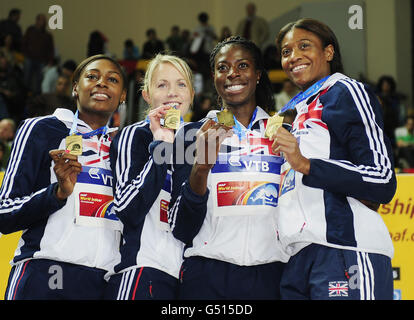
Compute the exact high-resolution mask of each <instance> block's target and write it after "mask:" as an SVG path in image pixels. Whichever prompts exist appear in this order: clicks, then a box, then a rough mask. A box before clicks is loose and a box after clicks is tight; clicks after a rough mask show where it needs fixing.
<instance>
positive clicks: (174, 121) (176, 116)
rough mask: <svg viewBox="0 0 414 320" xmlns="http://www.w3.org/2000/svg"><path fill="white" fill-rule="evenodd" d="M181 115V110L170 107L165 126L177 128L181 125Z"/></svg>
mask: <svg viewBox="0 0 414 320" xmlns="http://www.w3.org/2000/svg"><path fill="white" fill-rule="evenodd" d="M180 116H181V113H180V110H177V109H174V108H171V109H168V110H167V113H166V114H165V118H164V127H166V128H169V129H174V130H177V129H178V128H179V127H180Z"/></svg>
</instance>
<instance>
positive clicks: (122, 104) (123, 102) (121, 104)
mask: <svg viewBox="0 0 414 320" xmlns="http://www.w3.org/2000/svg"><path fill="white" fill-rule="evenodd" d="M118 109H119V110H124V109H126V103H125V100H124V101H122V102H121V103H120V104H119V106H118Z"/></svg>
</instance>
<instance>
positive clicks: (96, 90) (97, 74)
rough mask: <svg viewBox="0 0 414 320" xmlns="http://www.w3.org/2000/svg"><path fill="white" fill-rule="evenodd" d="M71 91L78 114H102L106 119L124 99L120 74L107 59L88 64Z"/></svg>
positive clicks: (124, 92) (124, 91) (124, 93)
mask: <svg viewBox="0 0 414 320" xmlns="http://www.w3.org/2000/svg"><path fill="white" fill-rule="evenodd" d="M73 90H74V91H75V93H76V95H77V101H78V109H79V112H80V113H93V114H102V115H103V116H105V117H108V119H109V117H110V116H111V115H112V113H113V112H114V111H115V110H116V109H117V108H118V106H119V104H120V102H121V101H124V100H125V98H126V90H124V88H123V80H122V76H121V72H120V70H119V69H118V68H117V66H116V65H115V64H113V63H112V62H111V61H109V60H107V59H99V60H95V61H92V62H91V63H89V64H88V65H87V66H86V67H85V68H84V70H83V71H82V73H81V74H80V77H79V80H78V81H77V83H75V86H74V89H73Z"/></svg>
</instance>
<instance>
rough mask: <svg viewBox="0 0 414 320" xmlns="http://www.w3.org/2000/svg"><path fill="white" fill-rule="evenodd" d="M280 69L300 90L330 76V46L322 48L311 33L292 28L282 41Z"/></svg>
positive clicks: (331, 54)
mask: <svg viewBox="0 0 414 320" xmlns="http://www.w3.org/2000/svg"><path fill="white" fill-rule="evenodd" d="M281 55H282V58H281V63H282V68H283V70H284V71H285V72H286V74H287V76H288V77H289V78H290V79H291V80H292V81H293V82H294V83H295V84H296V85H297V86H298V87H299V88H300V89H301V90H306V89H307V88H309V87H310V86H311V85H312V84H313V83H315V82H317V81H318V80H320V79H322V78H324V77H326V76H328V75H330V73H331V70H330V64H329V61H331V60H332V59H333V56H334V50H333V46H332V45H328V46H326V47H325V48H323V47H322V42H321V40H320V39H319V38H318V37H317V36H316V35H315V34H313V33H312V32H309V31H307V30H304V29H300V28H293V29H291V30H290V31H289V32H288V33H286V35H285V37H284V38H283V40H282V46H281Z"/></svg>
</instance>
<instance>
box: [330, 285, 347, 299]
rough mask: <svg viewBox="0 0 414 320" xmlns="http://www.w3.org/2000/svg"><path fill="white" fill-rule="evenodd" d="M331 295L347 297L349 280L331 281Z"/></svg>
mask: <svg viewBox="0 0 414 320" xmlns="http://www.w3.org/2000/svg"><path fill="white" fill-rule="evenodd" d="M328 291H329V297H347V296H348V282H347V281H329V288H328Z"/></svg>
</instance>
